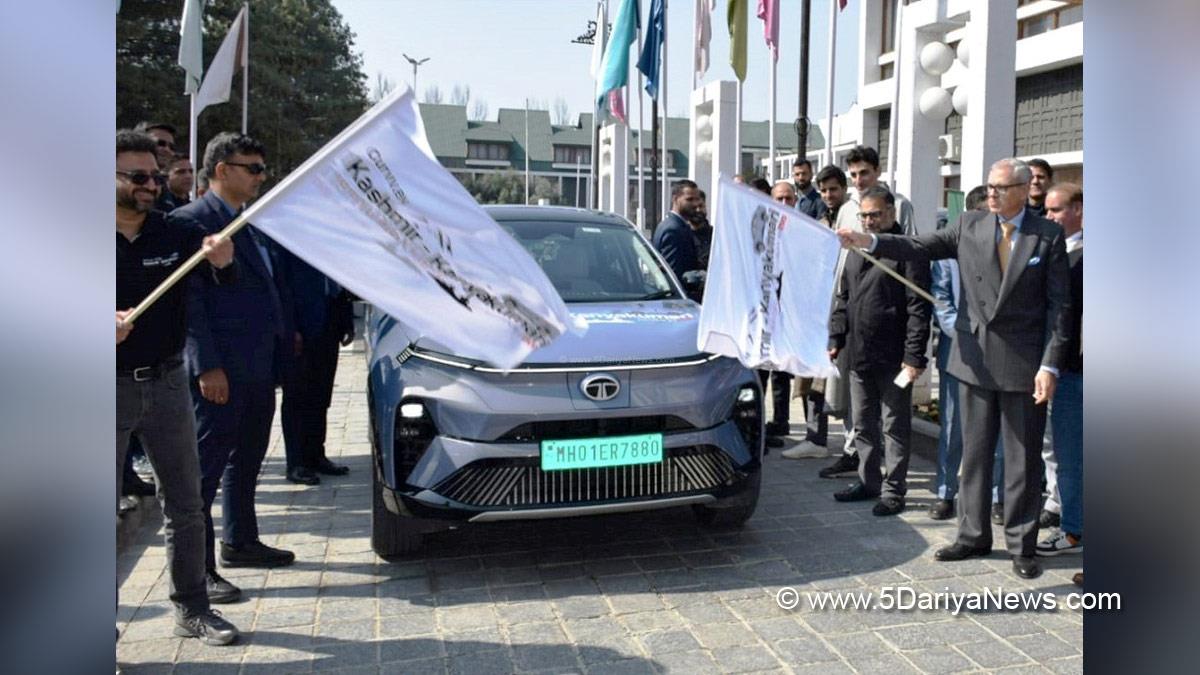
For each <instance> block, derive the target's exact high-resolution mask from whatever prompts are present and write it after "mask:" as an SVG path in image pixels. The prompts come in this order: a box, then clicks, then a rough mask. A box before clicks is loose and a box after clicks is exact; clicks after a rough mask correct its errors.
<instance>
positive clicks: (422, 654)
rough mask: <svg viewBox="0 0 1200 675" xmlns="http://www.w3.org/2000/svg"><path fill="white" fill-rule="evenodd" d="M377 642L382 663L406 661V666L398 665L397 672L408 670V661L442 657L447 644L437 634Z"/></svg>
mask: <svg viewBox="0 0 1200 675" xmlns="http://www.w3.org/2000/svg"><path fill="white" fill-rule="evenodd" d="M377 644H378V645H379V662H380V663H384V664H386V663H390V662H392V661H404V662H406V663H405V665H404V666H398V667H397V672H408V668H409V664H408V663H407V662H410V661H424V660H426V659H441V658H442V657H444V656H445V655H446V650H445V646H444V645H443V644H442V640H441V638H439V637H438V636H436V635H420V636H410V637H404V638H398V639H395V640H381V641H379V642H378V643H377ZM439 663H440V661H439Z"/></svg>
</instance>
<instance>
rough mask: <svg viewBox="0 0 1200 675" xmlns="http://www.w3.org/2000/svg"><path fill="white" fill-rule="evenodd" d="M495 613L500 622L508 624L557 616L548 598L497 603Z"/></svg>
mask: <svg viewBox="0 0 1200 675" xmlns="http://www.w3.org/2000/svg"><path fill="white" fill-rule="evenodd" d="M496 613H497V614H498V615H499V620H500V621H501V622H502V623H505V624H509V625H517V624H523V623H536V622H545V621H555V620H557V618H558V617H557V614H555V611H554V603H552V602H550V601H549V600H536V601H533V602H516V603H505V604H498V605H496Z"/></svg>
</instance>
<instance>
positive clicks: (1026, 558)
mask: <svg viewBox="0 0 1200 675" xmlns="http://www.w3.org/2000/svg"><path fill="white" fill-rule="evenodd" d="M1012 561H1013V571H1014V572H1016V573H1017V576H1019V577H1021V578H1022V579H1036V578H1038V577H1040V576H1042V566H1041V565H1039V564H1038V563H1037V559H1036V558H1034V557H1033V556H1031V555H1014V556H1013V557H1012Z"/></svg>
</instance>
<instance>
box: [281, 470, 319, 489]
mask: <svg viewBox="0 0 1200 675" xmlns="http://www.w3.org/2000/svg"><path fill="white" fill-rule="evenodd" d="M287 479H288V480H289V481H291V482H292V483H298V484H300V485H317V484H319V483H320V482H321V479H320V477H318V476H317V474H315V473H313V471H312V469H308V468H305V467H303V466H293V467H292V468H290V469H288V470H287Z"/></svg>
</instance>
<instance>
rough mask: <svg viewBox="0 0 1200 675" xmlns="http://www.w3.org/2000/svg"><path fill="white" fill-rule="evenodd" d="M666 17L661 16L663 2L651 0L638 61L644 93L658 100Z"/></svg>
mask: <svg viewBox="0 0 1200 675" xmlns="http://www.w3.org/2000/svg"><path fill="white" fill-rule="evenodd" d="M665 21H666V17H664V16H663V0H652V2H651V3H650V19H649V21H648V22H647V25H646V42H645V43H644V44H643V45H642V56H641V58H639V59H638V64H637V66H638V70H640V71H642V74H643V75H645V76H646V93H647V94H650V98H653V99H657V98H658V78H659V72H660V70H661V69H660V68H659V64H660V63H661V62H662V43H663V30H664V24H665Z"/></svg>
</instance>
